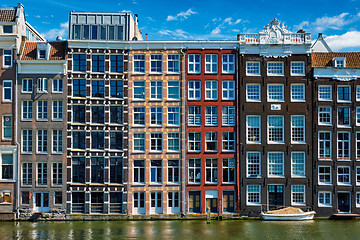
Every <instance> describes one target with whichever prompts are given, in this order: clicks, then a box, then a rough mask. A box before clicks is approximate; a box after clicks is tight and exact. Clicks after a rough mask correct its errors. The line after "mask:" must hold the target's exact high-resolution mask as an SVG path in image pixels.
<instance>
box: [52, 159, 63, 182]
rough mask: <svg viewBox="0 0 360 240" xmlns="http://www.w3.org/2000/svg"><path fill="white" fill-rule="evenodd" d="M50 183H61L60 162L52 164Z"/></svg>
mask: <svg viewBox="0 0 360 240" xmlns="http://www.w3.org/2000/svg"><path fill="white" fill-rule="evenodd" d="M52 183H53V185H62V163H60V162H57V163H53V164H52Z"/></svg>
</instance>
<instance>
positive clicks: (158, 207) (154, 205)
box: [150, 192, 169, 214]
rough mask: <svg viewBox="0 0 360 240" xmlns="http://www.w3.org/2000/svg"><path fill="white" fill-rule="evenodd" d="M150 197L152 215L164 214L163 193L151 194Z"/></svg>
mask: <svg viewBox="0 0 360 240" xmlns="http://www.w3.org/2000/svg"><path fill="white" fill-rule="evenodd" d="M150 197H151V200H150V213H151V214H162V202H163V198H162V192H150ZM168 200H169V199H168Z"/></svg>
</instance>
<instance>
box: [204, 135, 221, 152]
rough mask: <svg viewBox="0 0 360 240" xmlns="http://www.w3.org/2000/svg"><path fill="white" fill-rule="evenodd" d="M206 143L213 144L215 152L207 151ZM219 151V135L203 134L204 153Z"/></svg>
mask: <svg viewBox="0 0 360 240" xmlns="http://www.w3.org/2000/svg"><path fill="white" fill-rule="evenodd" d="M208 143H215V148H216V149H215V150H212V149H208V148H207V144H208ZM218 150H219V134H218V132H205V151H206V152H217V151H218Z"/></svg>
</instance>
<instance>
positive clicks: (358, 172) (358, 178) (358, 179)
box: [355, 166, 360, 186]
mask: <svg viewBox="0 0 360 240" xmlns="http://www.w3.org/2000/svg"><path fill="white" fill-rule="evenodd" d="M355 183H356V186H360V166H357V167H356V168H355Z"/></svg>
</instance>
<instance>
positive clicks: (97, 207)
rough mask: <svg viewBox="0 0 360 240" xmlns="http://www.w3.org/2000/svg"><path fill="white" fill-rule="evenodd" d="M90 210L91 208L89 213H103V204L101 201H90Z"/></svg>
mask: <svg viewBox="0 0 360 240" xmlns="http://www.w3.org/2000/svg"><path fill="white" fill-rule="evenodd" d="M90 210H91V213H104V204H103V203H91V204H90Z"/></svg>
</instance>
